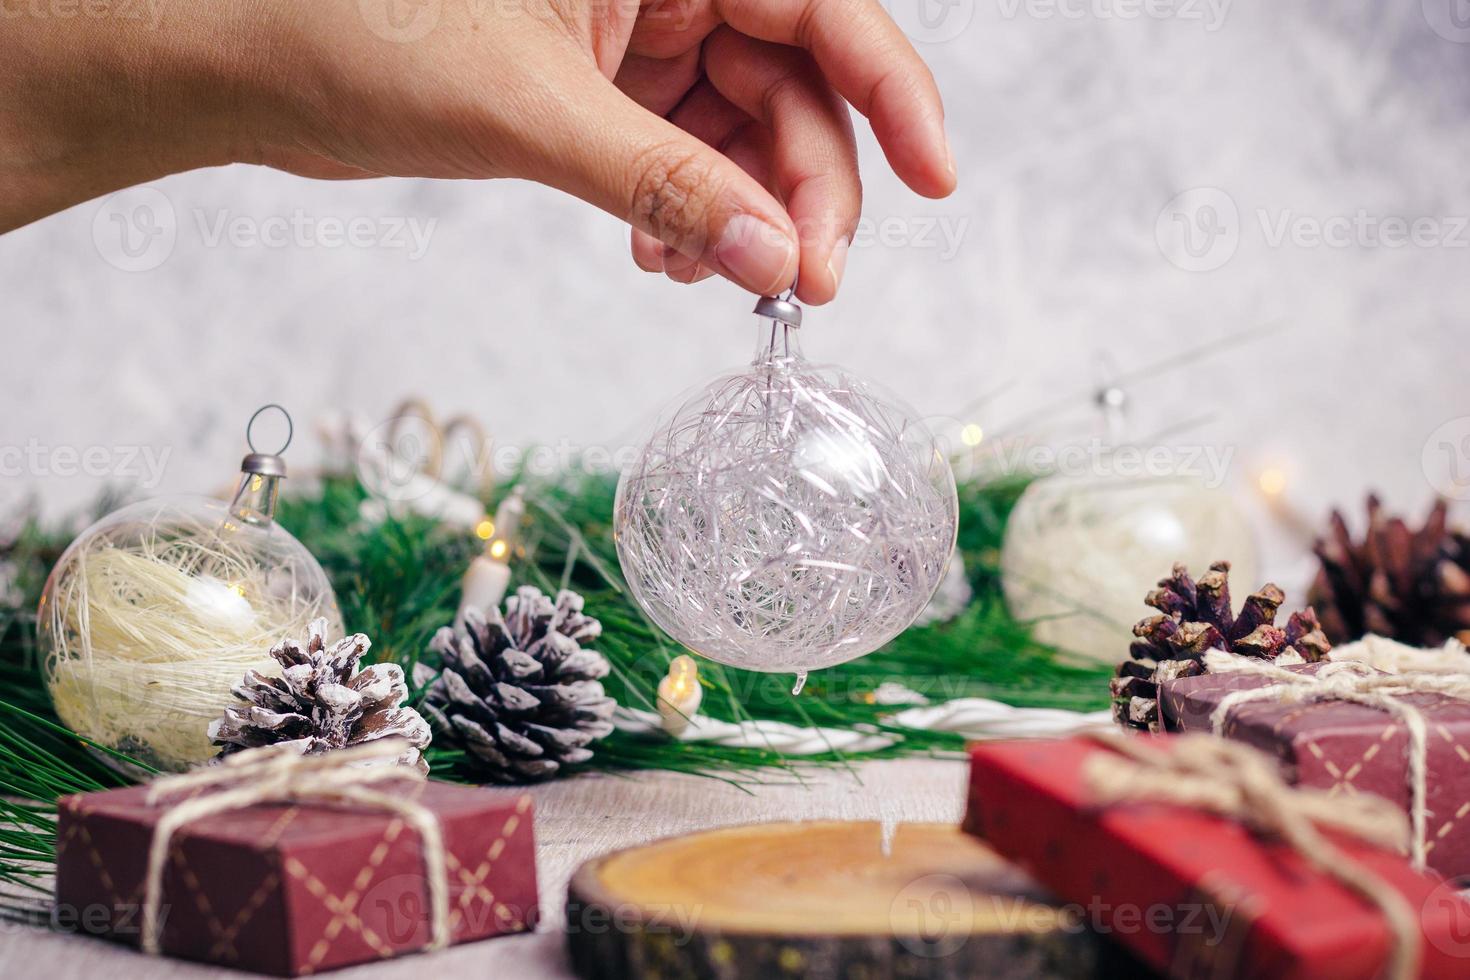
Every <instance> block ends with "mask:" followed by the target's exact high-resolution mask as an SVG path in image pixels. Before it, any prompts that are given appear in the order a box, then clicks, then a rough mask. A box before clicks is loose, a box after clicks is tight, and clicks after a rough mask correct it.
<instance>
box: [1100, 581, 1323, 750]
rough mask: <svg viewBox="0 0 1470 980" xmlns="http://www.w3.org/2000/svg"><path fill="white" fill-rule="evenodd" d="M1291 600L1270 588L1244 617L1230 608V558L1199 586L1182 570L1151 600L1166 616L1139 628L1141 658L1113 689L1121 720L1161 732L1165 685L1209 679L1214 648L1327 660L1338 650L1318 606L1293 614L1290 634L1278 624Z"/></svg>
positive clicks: (1254, 598) (1136, 646)
mask: <svg viewBox="0 0 1470 980" xmlns="http://www.w3.org/2000/svg"><path fill="white" fill-rule="evenodd" d="M1285 599H1286V596H1285V595H1284V594H1283V593H1282V591H1281V590H1280V589H1279V588H1277V587H1276V586H1274V585H1271V584H1267V585H1263V586H1262V587H1261V588H1260V590H1259V591H1257V592H1254V593H1252V594H1251V595H1250V596H1249V597H1248V598H1247V599H1246V600H1245V604H1244V605H1242V606H1241V609H1240V615H1239V616H1236V615H1235V613H1234V611H1233V609H1232V608H1231V603H1230V563H1229V562H1228V561H1217V562H1215V563H1214V564H1213V565H1211V566H1210V570H1209V571H1208V572H1206V573H1205V574H1204V575H1202V576H1200V579H1199V581H1198V582H1196V581H1194V580H1193V579H1191V578H1190V577H1189V570H1188V569H1186V568H1185V567H1184V566H1183V565H1175V566H1174V574H1173V575H1171V576H1170V577H1168V578H1166V579H1163V580H1161V581H1160V582H1159V587H1158V588H1157V589H1155V590H1154V591H1153V592H1150V593H1149V594H1148V596H1147V597H1146V598H1145V599H1144V600H1143V601H1144V602H1146V603H1147V604H1148V605H1150V606H1153V607H1154V608H1155V609H1157V610H1159V613H1160V614H1159V615H1157V616H1150V617H1148V618H1147V619H1144V620H1141V621H1140V622H1139V623H1138V624H1137V625H1135V626H1134V627H1133V635H1134V636H1136V637H1138V639H1136V640H1134V641H1133V645H1132V646H1131V647H1130V648H1129V653H1130V654H1131V655H1132V657H1133V659H1132V660H1125V661H1124V662H1123V663H1121V664H1119V665H1118V671H1117V674H1116V676H1114V678H1113V681H1112V685H1111V686H1112V692H1113V717H1114V719H1116V720H1117V722H1118V723H1119V724H1121V725H1124V726H1127V727H1129V728H1147V729H1150V730H1153V731H1157V730H1158V728H1159V725H1160V719H1159V705H1158V692H1159V685H1160V684H1162V683H1163V682H1164V681H1167V680H1173V679H1174V678H1176V677H1192V676H1194V675H1196V674H1203V673H1204V672H1205V664H1204V659H1203V658H1204V655H1205V654H1206V653H1208V652H1209V651H1210V650H1224V651H1226V652H1228V653H1236V654H1240V655H1241V656H1246V657H1263V658H1265V659H1267V660H1275V661H1277V662H1281V663H1303V662H1314V661H1318V660H1321V659H1323V658H1324V657H1326V656H1327V651H1329V650H1331V649H1332V645H1331V644H1330V643H1328V642H1327V637H1325V636H1323V635H1322V631H1321V629H1319V628H1318V624H1317V616H1316V614H1315V613H1314V612H1313V611H1312V610H1311V609H1304V610H1302V611H1301V612H1295V613H1292V614H1291V618H1290V619H1288V620H1287V622H1286V629H1281V628H1279V627H1277V626H1276V612H1277V610H1278V609H1280V608H1281V603H1282V602H1284V601H1285Z"/></svg>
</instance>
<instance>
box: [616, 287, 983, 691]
mask: <svg viewBox="0 0 1470 980" xmlns="http://www.w3.org/2000/svg"><path fill="white" fill-rule="evenodd" d="M789 295H790V294H787V296H788V298H787V299H779V300H778V299H774V298H771V297H766V298H763V299H762V300H761V301H760V303H758V304H757V305H756V313H757V314H759V315H761V316H762V317H764V318H765V319H763V320H762V322H761V324H760V327H759V330H758V343H757V349H756V356H755V359H754V361H753V362H752V364H751V366H750V367H749V368H748V369H746V370H744V371H738V372H734V373H731V374H726V375H722V376H720V377H718V378H716V379H714V380H713V381H711V382H709V383H708V384H706V385H704V386H702V387H700V388H698V389H696V390H695V391H694V392H693V393H692V394H689V395H686V396H685V397H683V398H681V399H679V400H678V401H677V402H676V403H675V406H674V407H673V408H672V410H670V411H668V412H667V413H666V414H665V415H664V417H663V421H662V422H661V423H660V424H659V425H658V427H657V428H656V429H655V430H654V433H653V435H652V436H651V437H650V438H649V440H648V442H647V444H646V445H644V447H643V449H642V450H641V451H640V453H639V454H638V456H637V458H636V459H635V460H634V461H633V462H632V464H631V465H630V466H629V467H628V468H627V469H626V470H624V472H623V475H622V479H621V480H620V481H619V483H618V492H617V501H616V504H615V516H614V521H615V524H614V526H615V534H616V539H617V547H618V558H619V559H620V561H621V562H622V566H623V573H624V575H625V577H626V578H627V580H628V585H629V587H630V589H631V591H632V593H633V596H634V597H635V598H636V599H637V601H638V604H639V605H640V606H642V607H643V609H644V611H645V612H646V613H647V614H648V615H649V617H650V618H651V619H652V620H653V621H654V622H655V623H657V624H658V625H659V626H660V627H661V628H662V629H663V630H664V631H665V632H667V633H668V634H669V635H670V636H672V637H673V638H674V639H675V640H677V641H678V642H679V643H681V644H683V645H684V646H686V647H688V648H689V649H691V650H694V651H695V652H697V653H701V654H703V655H704V656H706V657H709V658H710V659H712V660H717V661H720V662H721V663H726V664H730V665H732V666H736V667H744V668H748V669H751V670H762V671H793V672H796V673H798V675H799V676H800V675H804V673H805V672H806V671H807V670H815V669H818V668H821V667H829V666H831V665H833V664H838V663H842V662H844V661H847V660H851V659H853V658H855V657H860V656H863V655H864V654H867V653H871V652H872V651H874V650H876V649H878V648H879V647H881V646H883V644H885V643H887V642H888V641H889V640H891V639H893V638H894V637H895V636H897V635H898V634H899V633H900V632H902V631H903V630H904V629H905V628H907V627H908V626H909V624H911V623H912V622H913V621H914V619H915V618H916V617H917V616H918V615H919V614H920V613H921V612H922V611H923V609H924V607H925V605H926V604H927V603H928V602H929V598H930V597H931V596H932V595H933V594H934V590H935V589H936V588H937V587H938V586H939V583H940V581H941V580H942V579H943V577H944V571H945V566H946V564H947V563H948V561H949V558H950V555H951V554H952V553H953V551H954V544H955V533H956V528H957V524H958V504H957V501H956V498H955V484H954V475H953V473H952V472H951V471H950V467H949V463H948V461H947V460H946V458H945V456H944V454H943V453H942V452H940V448H939V446H938V444H937V442H936V440H935V438H934V436H933V434H932V433H931V432H930V430H929V428H928V427H927V426H926V425H925V424H924V423H923V422H921V421H920V420H919V419H918V417H917V416H916V415H915V414H914V413H913V412H912V411H911V410H909V409H908V408H907V407H905V406H904V405H903V403H902V402H900V401H898V400H897V399H895V398H893V397H892V396H891V395H888V394H887V393H885V392H883V391H882V390H881V389H879V388H877V387H876V386H874V385H871V384H869V383H867V382H865V381H862V380H859V379H857V378H855V377H853V376H852V374H851V373H849V372H848V371H846V370H844V369H843V368H840V367H837V366H835V365H818V364H812V363H810V362H808V361H807V360H806V359H805V358H804V357H803V356H802V354H801V351H800V348H799V346H798V342H797V336H798V333H799V331H798V329H797V328H798V327H799V326H800V323H801V309H800V307H798V306H797V305H796V304H795V303H792V302H790V301H789Z"/></svg>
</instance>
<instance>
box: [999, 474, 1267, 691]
mask: <svg viewBox="0 0 1470 980" xmlns="http://www.w3.org/2000/svg"><path fill="white" fill-rule="evenodd" d="M1221 559H1224V560H1227V561H1230V562H1231V563H1232V566H1233V567H1232V569H1231V579H1232V581H1233V582H1235V583H1236V585H1237V587H1241V586H1244V587H1245V588H1246V589H1254V588H1255V587H1256V584H1257V583H1256V571H1255V569H1256V549H1255V542H1254V538H1253V536H1252V534H1251V530H1250V525H1249V522H1248V521H1247V519H1246V517H1245V515H1244V513H1242V512H1241V510H1240V508H1239V507H1237V506H1236V504H1235V501H1234V500H1233V499H1232V498H1231V496H1230V494H1228V493H1226V492H1225V491H1224V490H1220V489H1216V488H1211V487H1209V486H1206V485H1205V484H1204V483H1203V482H1202V481H1200V480H1197V479H1194V478H1191V477H1185V476H1143V477H1131V476H1129V477H1125V476H1118V475H1107V474H1099V475H1075V476H1052V477H1047V478H1045V479H1040V480H1037V481H1036V482H1034V483H1032V484H1031V485H1030V486H1029V487H1027V488H1026V491H1025V493H1023V494H1022V495H1021V499H1020V500H1018V501H1017V502H1016V506H1015V508H1014V509H1013V510H1012V511H1011V515H1010V518H1009V520H1008V521H1007V522H1006V534H1005V543H1004V545H1003V547H1002V550H1001V584H1002V586H1003V588H1004V590H1005V596H1006V604H1007V605H1008V607H1009V608H1010V610H1011V614H1012V615H1014V616H1015V617H1016V618H1017V619H1020V620H1023V621H1026V622H1029V623H1032V635H1033V636H1035V637H1036V639H1038V640H1040V641H1041V642H1043V643H1046V644H1049V645H1051V646H1055V647H1058V648H1060V649H1062V650H1066V651H1069V652H1071V653H1076V654H1080V655H1082V656H1085V657H1089V658H1091V659H1094V660H1099V661H1102V662H1104V663H1116V662H1118V661H1119V660H1123V659H1125V658H1126V657H1127V655H1128V645H1129V643H1131V642H1132V640H1133V624H1134V623H1136V622H1138V621H1139V620H1140V619H1142V618H1143V617H1144V616H1146V615H1150V614H1152V613H1154V612H1155V611H1156V610H1152V609H1149V608H1148V607H1147V606H1145V605H1144V602H1143V598H1144V596H1145V595H1146V594H1148V592H1149V591H1150V590H1151V589H1153V588H1154V586H1155V583H1156V582H1158V580H1159V579H1161V578H1163V577H1164V576H1166V575H1168V574H1169V570H1170V569H1171V568H1173V566H1174V563H1175V562H1183V563H1184V564H1185V565H1187V566H1188V567H1189V569H1190V571H1191V572H1194V573H1195V574H1203V572H1204V571H1205V569H1207V568H1208V567H1209V565H1210V563H1211V562H1213V561H1219V560H1221ZM1241 594H1244V593H1241Z"/></svg>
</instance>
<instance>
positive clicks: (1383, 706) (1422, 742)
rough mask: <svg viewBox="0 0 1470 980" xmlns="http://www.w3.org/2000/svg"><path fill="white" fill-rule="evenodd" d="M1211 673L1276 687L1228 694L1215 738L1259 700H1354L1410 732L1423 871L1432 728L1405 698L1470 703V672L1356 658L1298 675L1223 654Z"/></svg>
mask: <svg viewBox="0 0 1470 980" xmlns="http://www.w3.org/2000/svg"><path fill="white" fill-rule="evenodd" d="M1205 666H1206V667H1207V668H1208V670H1209V672H1210V673H1236V674H1249V675H1250V676H1252V677H1262V678H1266V679H1268V680H1270V681H1271V682H1272V683H1270V684H1268V685H1266V686H1264V687H1258V688H1253V689H1251V690H1247V691H1234V692H1232V693H1230V694H1227V695H1226V696H1225V698H1224V699H1223V700H1222V701H1221V702H1220V704H1219V706H1218V707H1216V708H1215V710H1214V712H1212V713H1211V715H1210V726H1211V727H1212V728H1213V729H1214V731H1215V734H1217V735H1219V734H1221V733H1222V732H1224V730H1225V724H1226V722H1227V721H1229V719H1230V713H1231V712H1232V711H1234V710H1235V709H1236V708H1238V707H1240V706H1241V705H1243V704H1248V703H1250V702H1253V701H1278V702H1284V703H1291V704H1301V703H1307V702H1315V701H1350V702H1352V703H1354V704H1361V705H1364V706H1366V707H1369V708H1376V709H1378V710H1379V711H1384V712H1387V713H1388V714H1390V715H1392V716H1393V717H1394V718H1395V719H1397V720H1398V721H1400V722H1402V723H1403V726H1404V728H1405V730H1406V731H1407V732H1408V734H1409V765H1408V781H1409V821H1410V824H1411V826H1412V829H1413V834H1412V837H1411V844H1410V852H1409V855H1410V858H1411V860H1412V861H1413V863H1414V867H1415V868H1416V869H1418V870H1421V871H1422V870H1423V869H1424V865H1425V857H1426V856H1427V852H1428V848H1427V845H1426V837H1427V833H1426V828H1427V824H1428V820H1429V808H1428V805H1427V803H1426V802H1425V801H1426V799H1427V797H1428V782H1429V725H1428V722H1426V721H1425V719H1424V713H1423V712H1422V711H1420V710H1419V709H1418V708H1417V707H1415V706H1414V705H1413V704H1410V703H1409V702H1407V701H1404V700H1402V699H1403V698H1404V697H1405V696H1406V695H1410V694H1440V695H1443V696H1445V697H1450V698H1460V699H1470V673H1457V672H1454V671H1448V670H1445V669H1444V668H1443V667H1441V666H1432V667H1431V666H1426V667H1425V668H1423V669H1419V668H1415V667H1413V666H1405V667H1403V668H1401V669H1400V671H1399V672H1398V673H1392V674H1388V673H1383V672H1381V671H1379V670H1376V669H1374V668H1373V667H1372V666H1371V665H1369V664H1367V663H1363V662H1360V661H1355V660H1348V661H1342V662H1332V663H1327V664H1323V665H1322V666H1321V667H1320V668H1318V670H1317V672H1316V673H1315V674H1308V673H1298V672H1296V671H1293V670H1287V669H1285V668H1284V667H1278V666H1276V665H1275V664H1273V663H1271V662H1270V661H1267V660H1261V659H1258V658H1255V657H1241V656H1238V655H1236V654H1232V653H1226V652H1224V651H1223V650H1212V651H1210V652H1209V653H1207V654H1205Z"/></svg>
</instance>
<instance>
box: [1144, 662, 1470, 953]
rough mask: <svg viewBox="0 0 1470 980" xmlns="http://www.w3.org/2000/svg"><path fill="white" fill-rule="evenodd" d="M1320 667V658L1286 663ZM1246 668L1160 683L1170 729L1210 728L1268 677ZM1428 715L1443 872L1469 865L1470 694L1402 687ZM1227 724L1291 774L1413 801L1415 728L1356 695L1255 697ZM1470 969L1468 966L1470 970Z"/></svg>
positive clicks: (1457, 873) (1430, 841) (1436, 862)
mask: <svg viewBox="0 0 1470 980" xmlns="http://www.w3.org/2000/svg"><path fill="white" fill-rule="evenodd" d="M1287 669H1288V670H1292V671H1296V672H1301V673H1315V672H1316V671H1317V670H1318V669H1319V665H1317V664H1307V665H1302V666H1295V667H1288V668H1287ZM1270 683H1271V681H1270V680H1269V679H1267V678H1262V677H1258V676H1253V675H1250V674H1243V673H1215V674H1201V675H1199V676H1197V677H1183V678H1180V679H1178V680H1173V681H1166V682H1164V683H1163V684H1162V685H1160V690H1159V712H1160V715H1161V717H1162V719H1163V724H1164V727H1165V728H1166V729H1167V730H1169V731H1181V732H1210V731H1213V730H1214V729H1213V727H1212V725H1211V722H1210V716H1211V715H1212V714H1214V711H1215V709H1216V708H1217V707H1219V704H1220V702H1221V700H1223V699H1224V697H1225V696H1226V695H1227V694H1230V693H1231V692H1233V691H1242V690H1250V689H1253V688H1259V687H1265V686H1267V685H1269V684H1270ZM1399 700H1402V701H1403V702H1404V703H1406V704H1409V705H1412V706H1413V707H1415V708H1417V709H1419V711H1420V712H1421V713H1422V714H1423V716H1424V719H1425V721H1426V722H1428V728H1429V744H1428V751H1427V753H1426V761H1427V763H1428V766H1427V769H1428V774H1429V778H1428V782H1427V785H1426V795H1425V804H1426V808H1427V810H1428V811H1429V819H1428V823H1427V826H1426V831H1425V848H1426V859H1427V862H1428V864H1429V867H1431V868H1433V869H1434V870H1435V871H1438V872H1439V873H1440V874H1442V875H1444V876H1446V877H1449V878H1456V877H1461V876H1465V875H1470V701H1464V700H1460V699H1457V698H1449V697H1445V696H1443V695H1438V694H1412V695H1405V696H1402V697H1400V699H1399ZM1221 734H1222V735H1224V736H1226V737H1227V738H1232V739H1235V740H1237V741H1241V742H1245V743H1247V744H1249V745H1252V746H1254V747H1256V748H1258V749H1261V750H1263V751H1264V752H1266V753H1268V754H1270V755H1272V756H1275V757H1276V758H1277V759H1279V760H1280V761H1281V763H1282V772H1283V774H1284V775H1285V776H1286V778H1287V780H1288V781H1289V782H1292V783H1294V784H1296V785H1299V786H1313V787H1316V788H1318V789H1325V790H1328V791H1330V792H1333V793H1343V794H1356V793H1372V794H1374V795H1377V796H1382V797H1384V798H1385V799H1388V800H1391V801H1393V802H1394V803H1395V804H1397V805H1398V806H1401V807H1403V808H1404V811H1405V812H1406V813H1407V812H1408V810H1409V806H1410V802H1409V797H1410V792H1409V780H1408V776H1407V775H1406V770H1407V767H1408V743H1409V736H1408V732H1407V731H1406V730H1405V728H1404V726H1403V724H1402V723H1401V722H1399V721H1398V720H1397V719H1395V718H1394V717H1393V716H1392V715H1390V714H1389V713H1388V712H1386V711H1382V710H1379V709H1375V708H1371V707H1368V706H1366V705H1361V704H1355V703H1353V702H1350V701H1314V702H1306V703H1298V704H1289V703H1282V702H1280V701H1276V700H1262V701H1248V702H1245V703H1243V704H1240V705H1237V706H1235V707H1234V708H1232V709H1231V710H1230V714H1229V717H1228V718H1227V719H1226V723H1225V726H1224V728H1223V729H1222V730H1221ZM1467 976H1470V971H1467Z"/></svg>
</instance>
